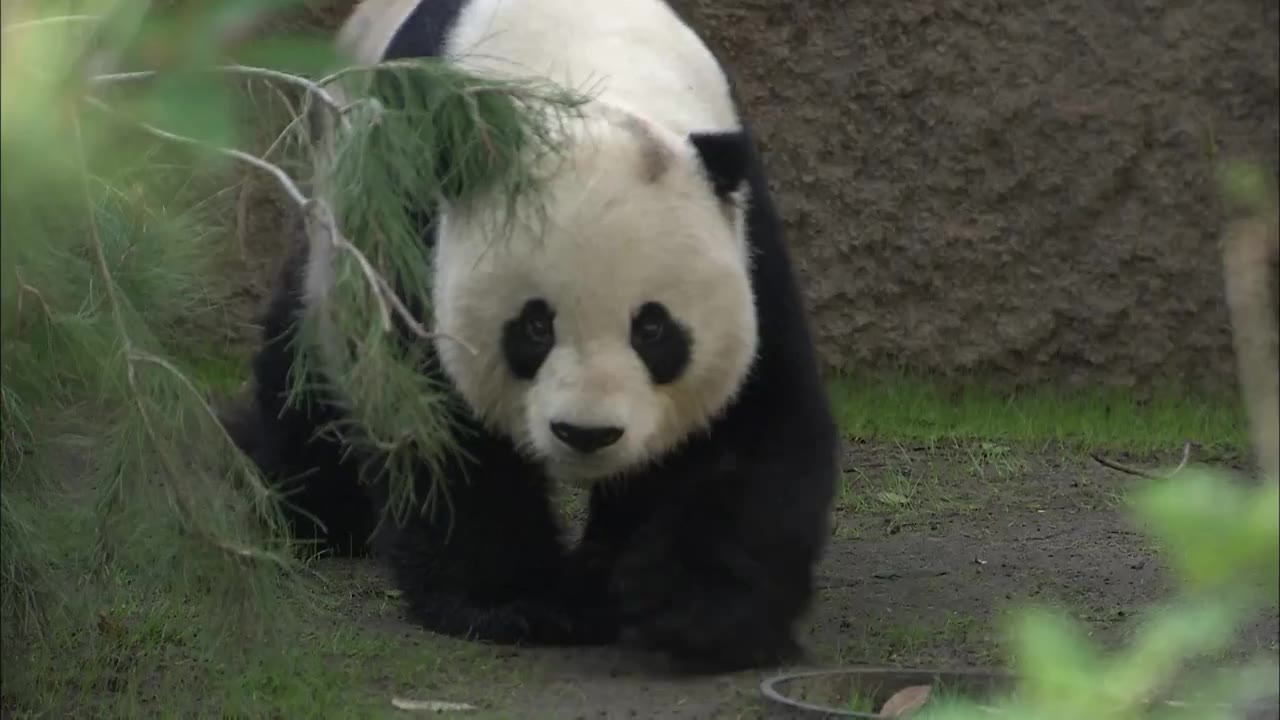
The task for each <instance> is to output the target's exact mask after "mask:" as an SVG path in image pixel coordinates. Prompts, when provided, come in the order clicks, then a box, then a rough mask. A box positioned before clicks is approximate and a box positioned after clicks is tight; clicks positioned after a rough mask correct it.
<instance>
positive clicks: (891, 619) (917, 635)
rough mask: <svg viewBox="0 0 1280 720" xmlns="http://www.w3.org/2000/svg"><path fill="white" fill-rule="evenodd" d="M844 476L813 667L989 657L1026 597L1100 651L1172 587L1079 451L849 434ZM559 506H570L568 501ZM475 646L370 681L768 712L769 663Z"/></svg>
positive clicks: (481, 700) (528, 699) (388, 616)
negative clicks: (696, 662)
mask: <svg viewBox="0 0 1280 720" xmlns="http://www.w3.org/2000/svg"><path fill="white" fill-rule="evenodd" d="M1146 460H1147V461H1154V460H1162V461H1164V462H1168V461H1169V460H1170V458H1158V459H1157V458H1146ZM1173 460H1175V461H1176V458H1173ZM845 477H846V481H847V482H846V486H845V489H844V492H843V493H842V495H841V497H840V500H839V502H838V506H837V510H836V523H835V525H834V528H833V537H832V539H831V545H830V548H829V550H828V552H827V554H826V557H825V560H824V561H823V563H822V565H821V568H820V570H819V574H818V584H819V588H820V592H819V594H818V597H817V601H816V603H815V606H814V608H813V610H812V612H811V614H810V617H809V618H807V619H806V621H805V622H804V623H803V626H802V629H801V635H802V638H803V641H804V643H805V644H806V645H807V647H808V649H809V651H810V658H809V660H808V662H807V663H805V666H811V667H834V666H837V665H852V664H871V665H893V666H901V667H911V666H914V667H922V666H924V667H948V668H954V667H972V666H991V665H996V664H999V663H1000V662H1001V661H1002V656H1001V654H1000V646H999V643H1000V638H1001V634H1000V633H1001V629H1000V625H999V623H1000V614H1001V612H1002V611H1003V610H1004V609H1006V608H1010V607H1011V606H1013V605H1016V604H1020V603H1023V602H1033V603H1038V604H1051V605H1056V606H1059V607H1065V608H1069V609H1070V611H1071V613H1072V614H1073V615H1074V616H1075V617H1076V618H1078V619H1079V620H1080V621H1081V622H1082V623H1084V624H1085V625H1086V626H1087V627H1088V628H1089V630H1090V632H1091V634H1092V637H1093V638H1094V639H1095V640H1096V641H1098V642H1100V643H1101V644H1103V645H1108V646H1109V645H1113V644H1115V643H1117V642H1120V641H1122V640H1123V639H1124V638H1125V637H1126V636H1127V635H1128V634H1129V633H1131V632H1132V631H1133V630H1134V629H1135V627H1136V626H1137V624H1138V622H1139V621H1140V620H1141V618H1142V617H1143V615H1144V614H1145V612H1146V610H1147V608H1148V607H1149V606H1150V605H1151V604H1152V603H1155V602H1158V601H1160V600H1161V599H1163V598H1164V597H1166V595H1167V593H1168V592H1169V591H1170V590H1171V589H1172V586H1171V584H1170V579H1169V578H1168V576H1167V574H1166V568H1165V566H1164V564H1163V562H1162V560H1161V558H1160V556H1159V555H1158V554H1157V552H1156V550H1155V549H1154V548H1152V547H1151V546H1150V545H1149V544H1148V543H1147V542H1146V540H1145V538H1144V536H1143V535H1141V533H1140V529H1139V528H1137V527H1135V526H1133V524H1132V523H1131V522H1130V521H1129V520H1128V518H1127V516H1126V515H1125V513H1124V508H1123V500H1122V498H1123V494H1124V492H1125V489H1126V487H1127V486H1128V485H1129V484H1130V483H1131V482H1132V478H1129V477H1127V476H1124V475H1119V474H1117V473H1115V472H1113V471H1110V470H1106V469H1104V468H1102V467H1100V466H1098V465H1097V464H1095V463H1093V462H1092V461H1091V460H1089V459H1088V458H1087V456H1085V455H1084V454H1083V453H1078V452H1076V453H1073V452H1071V451H1067V450H1062V449H1056V448H1051V449H1046V450H1044V451H1042V452H1038V453H1027V452H1020V451H1015V450H1013V449H1010V448H1006V447H1002V446H999V445H994V444H991V443H979V444H974V445H950V446H947V447H933V448H926V447H903V446H886V445H880V444H855V445H850V447H849V448H848V451H847V461H846V475H845ZM568 512H569V513H570V514H577V511H576V510H575V509H573V503H570V509H569V511H568ZM322 571H323V572H326V574H330V575H331V576H333V575H339V576H345V577H347V578H349V579H350V582H351V584H350V585H348V586H349V587H356V586H364V587H366V588H367V592H362V593H357V594H356V595H353V597H352V600H351V602H349V603H348V604H347V607H346V608H345V610H344V614H346V615H348V616H349V617H351V618H352V619H353V620H354V621H356V622H357V623H360V624H362V625H363V626H365V627H367V628H368V629H369V631H370V632H373V633H378V634H389V635H395V636H397V639H398V641H402V642H403V641H406V640H407V639H409V638H412V639H413V642H415V643H420V644H421V646H422V647H423V651H424V652H433V651H442V650H443V651H445V652H446V653H450V652H461V651H463V648H469V650H468V652H474V651H476V650H477V649H478V648H477V647H476V646H474V645H469V644H466V643H457V642H454V641H446V640H441V639H438V638H435V637H434V636H431V635H429V634H426V633H422V632H420V631H417V630H415V629H414V628H412V627H410V626H408V625H406V624H405V623H404V621H403V620H402V619H401V616H400V610H399V608H398V607H397V606H396V605H395V603H394V602H392V603H388V601H387V598H386V594H385V592H383V591H379V590H378V588H379V587H382V588H385V587H387V586H386V584H385V583H386V580H385V579H384V578H383V576H382V574H381V571H380V569H379V568H378V566H377V565H376V563H360V562H355V563H353V562H336V561H335V562H332V563H328V564H326V565H325V566H324V567H323V568H322ZM344 582H348V581H347V580H344ZM358 596H363V597H364V598H365V599H363V600H362V599H360V597H358ZM1278 639H1280V623H1278V621H1277V614H1276V612H1275V611H1274V610H1272V611H1271V612H1269V613H1267V614H1266V615H1265V616H1264V617H1260V618H1258V619H1256V620H1255V621H1254V622H1252V623H1250V624H1249V625H1248V627H1247V628H1246V629H1245V631H1244V632H1243V633H1242V634H1241V636H1240V637H1239V638H1238V641H1237V642H1236V644H1235V647H1234V648H1233V650H1232V651H1231V653H1229V655H1230V656H1232V657H1243V656H1245V655H1247V654H1251V653H1256V652H1259V651H1263V652H1273V653H1274V652H1276V651H1277V641H1278ZM480 647H483V646H480ZM479 654H480V655H484V662H483V663H479V664H475V660H474V658H473V659H471V660H469V661H468V662H470V663H473V664H472V665H470V666H469V667H473V668H474V671H472V670H468V671H465V672H450V675H451V677H452V678H453V680H454V681H455V682H451V683H449V684H448V685H447V686H446V685H442V684H441V683H440V682H439V681H438V678H434V679H433V678H432V677H431V674H430V673H429V672H423V673H415V674H414V675H413V680H412V682H417V680H418V679H419V678H420V679H421V680H423V681H425V682H430V683H431V686H432V687H436V688H438V691H437V694H434V695H433V694H431V691H430V690H428V689H426V688H423V687H403V686H400V685H395V686H394V687H387V688H379V689H373V688H371V689H370V690H371V691H374V692H384V693H386V694H387V700H386V703H387V707H388V708H390V695H391V694H392V693H395V694H399V695H402V696H414V695H417V696H419V697H431V698H434V699H447V700H452V701H463V702H469V703H473V704H475V705H477V706H479V707H480V708H481V709H482V710H481V713H480V715H481V716H483V717H511V718H517V717H519V718H637V717H656V718H737V717H767V714H766V712H767V707H766V706H765V705H764V704H763V702H762V700H761V699H760V696H759V691H758V685H759V682H760V681H761V680H762V679H763V677H764V676H765V675H766V674H767V673H764V672H746V673H737V674H732V675H724V676H718V677H713V678H705V679H698V680H689V679H679V678H671V677H665V676H662V675H660V674H655V673H654V672H653V671H652V669H651V668H650V667H648V666H646V665H645V664H644V659H643V658H637V657H635V656H633V655H631V654H629V653H626V652H623V651H620V650H616V649H612V648H605V649H596V650H590V651H560V650H546V649H513V648H490V649H484V650H480V651H479ZM452 670H454V671H457V670H458V668H457V667H454V668H452ZM440 691H443V692H445V693H446V694H445V695H443V696H442V695H440V694H439V692H440ZM424 693H425V694H424ZM468 716H469V717H471V716H474V714H469V715H468Z"/></svg>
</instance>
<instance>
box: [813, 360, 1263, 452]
mask: <svg viewBox="0 0 1280 720" xmlns="http://www.w3.org/2000/svg"><path fill="white" fill-rule="evenodd" d="M830 394H831V398H832V402H833V405H834V408H835V413H836V418H837V420H838V422H839V423H840V425H841V427H842V428H843V430H844V431H845V433H846V434H848V435H850V436H853V437H856V438H861V439H868V440H882V441H899V442H923V443H934V442H938V441H944V440H962V441H974V440H987V441H996V442H999V443H1004V444H1019V445H1036V446H1042V445H1044V444H1047V443H1059V444H1063V445H1068V446H1087V447H1092V448H1112V449H1120V448H1123V449H1125V450H1129V451H1133V452H1154V451H1169V450H1176V449H1177V448H1179V447H1181V446H1182V444H1183V443H1184V442H1186V441H1187V440H1192V441H1194V442H1197V443H1200V444H1201V445H1202V446H1203V447H1205V448H1212V449H1219V450H1229V451H1238V450H1240V449H1242V448H1244V447H1247V438H1246V431H1245V422H1244V413H1243V409H1242V408H1241V407H1240V403H1239V399H1238V398H1237V397H1236V396H1235V395H1234V394H1229V395H1226V396H1224V397H1206V396H1204V395H1197V394H1191V393H1184V392H1181V391H1180V390H1169V391H1167V392H1164V393H1157V394H1155V395H1153V396H1151V397H1150V398H1140V397H1138V396H1137V395H1136V394H1134V393H1132V392H1129V391H1127V390H1124V389H1120V388H1090V389H1087V390H1074V391H1069V390H1062V389H1057V388H1052V387H1039V388H1033V389H1026V390H1019V391H1016V392H1014V391H1010V392H1002V391H998V390H995V389H991V388H989V387H984V386H982V385H981V384H979V383H976V382H969V383H959V382H949V381H944V380H939V379H934V378H928V377H920V376H913V375H909V374H905V373H869V374H865V375H859V376H856V377H855V376H843V377H840V378H838V379H836V380H835V381H834V382H832V383H831V388H830Z"/></svg>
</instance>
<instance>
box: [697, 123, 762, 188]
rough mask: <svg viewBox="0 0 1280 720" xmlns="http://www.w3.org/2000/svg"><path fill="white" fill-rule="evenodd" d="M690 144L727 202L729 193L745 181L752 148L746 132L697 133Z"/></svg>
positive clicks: (714, 185)
mask: <svg viewBox="0 0 1280 720" xmlns="http://www.w3.org/2000/svg"><path fill="white" fill-rule="evenodd" d="M689 142H691V143H693V147H694V148H696V149H697V150H698V156H699V157H700V158H702V166H703V167H705V168H706V169H707V176H708V177H710V178H711V184H712V186H713V187H715V190H716V195H717V196H718V197H719V198H720V199H721V200H724V199H727V198H728V197H729V193H732V192H733V191H734V190H737V189H738V188H739V187H740V186H741V185H742V183H743V182H745V181H746V179H747V167H748V164H749V162H750V159H751V145H750V141H749V140H748V139H747V134H746V133H745V132H743V131H741V130H729V131H722V132H695V133H690V134H689Z"/></svg>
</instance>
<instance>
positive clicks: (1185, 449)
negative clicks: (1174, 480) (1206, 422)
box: [1089, 440, 1191, 480]
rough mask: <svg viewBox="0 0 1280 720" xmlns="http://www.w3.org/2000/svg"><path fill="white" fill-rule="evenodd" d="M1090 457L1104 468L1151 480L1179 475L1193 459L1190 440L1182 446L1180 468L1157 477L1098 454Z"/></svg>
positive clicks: (1166, 478) (1091, 454)
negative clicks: (1188, 461)
mask: <svg viewBox="0 0 1280 720" xmlns="http://www.w3.org/2000/svg"><path fill="white" fill-rule="evenodd" d="M1089 457H1091V458H1093V459H1094V461H1095V462H1097V463H1098V464H1099V465H1102V466H1103V467H1109V468H1111V469H1112V470H1118V471H1120V472H1122V473H1125V474H1126V475H1136V476H1138V477H1144V478H1148V479H1151V480H1168V479H1169V478H1171V477H1173V476H1174V475H1177V474H1178V473H1180V472H1182V469H1183V468H1185V467H1186V466H1187V460H1189V459H1191V441H1190V440H1188V441H1186V442H1185V443H1183V444H1182V462H1180V463H1178V467H1176V468H1174V469H1173V470H1171V471H1170V472H1167V473H1165V474H1164V475H1157V474H1156V473H1153V472H1149V471H1147V470H1139V469H1138V468H1133V467H1129V466H1128V465H1121V464H1120V463H1118V462H1116V461H1114V460H1108V459H1106V458H1104V457H1102V456H1101V455H1099V454H1098V453H1096V452H1093V453H1089Z"/></svg>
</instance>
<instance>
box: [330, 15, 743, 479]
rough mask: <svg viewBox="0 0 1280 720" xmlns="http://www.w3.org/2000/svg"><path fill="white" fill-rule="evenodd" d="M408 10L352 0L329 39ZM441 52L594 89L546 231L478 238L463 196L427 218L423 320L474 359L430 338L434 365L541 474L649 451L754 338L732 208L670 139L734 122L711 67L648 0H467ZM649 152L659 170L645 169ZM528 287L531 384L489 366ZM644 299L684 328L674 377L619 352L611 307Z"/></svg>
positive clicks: (664, 446)
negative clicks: (429, 239) (583, 448)
mask: <svg viewBox="0 0 1280 720" xmlns="http://www.w3.org/2000/svg"><path fill="white" fill-rule="evenodd" d="M426 1H428V2H430V1H431V0H426ZM415 4H416V2H415V0H365V2H363V3H362V4H361V5H360V6H359V7H358V8H357V10H356V11H355V13H354V14H353V16H352V17H351V19H350V20H349V21H348V23H347V25H346V26H345V27H344V29H343V30H342V33H341V35H340V45H342V47H343V48H344V49H346V50H347V52H348V53H350V54H351V56H352V58H353V59H354V60H355V61H356V62H360V63H370V62H376V61H377V60H378V59H379V57H380V56H381V53H382V52H383V51H384V50H385V47H386V44H387V42H388V40H389V38H390V36H391V34H392V33H394V32H395V30H396V29H397V28H398V27H399V26H400V25H401V24H402V22H403V20H404V18H405V17H406V16H407V14H408V13H409V12H411V11H412V9H413V7H414V6H415ZM446 50H447V55H448V56H449V57H450V58H451V59H452V60H453V61H454V62H457V63H458V64H460V65H463V66H465V67H467V68H469V69H471V70H473V71H479V72H482V73H488V74H498V75H504V76H514V77H528V76H541V77H545V78H549V79H552V80H555V81H558V82H560V83H562V84H565V85H567V86H569V87H571V88H575V89H579V90H589V91H591V94H592V95H593V97H594V98H595V100H594V101H593V102H592V103H591V104H590V106H589V107H588V109H587V112H586V118H585V119H584V120H582V121H581V122H580V123H579V124H578V125H577V126H576V127H574V129H573V131H572V132H573V135H574V138H575V140H576V142H575V143H574V145H573V147H572V150H571V152H570V153H569V154H568V156H567V158H565V159H564V160H562V161H561V164H559V165H557V166H556V167H557V169H558V170H559V172H557V173H555V174H553V175H551V177H549V179H548V183H549V184H548V185H546V186H545V192H544V193H542V194H540V195H538V196H537V197H535V198H533V200H535V201H537V202H539V203H541V204H542V207H543V208H545V209H546V211H547V212H546V217H547V218H548V222H549V224H548V225H545V226H538V225H536V224H533V223H522V224H519V225H517V226H516V228H515V232H514V234H512V235H504V236H503V237H501V238H492V237H490V236H489V231H490V230H491V229H492V228H493V227H494V224H493V223H492V221H491V218H490V217H489V216H488V214H487V213H485V212H484V209H483V208H482V207H481V208H480V209H478V210H477V209H472V208H477V207H480V206H479V205H476V204H472V205H469V206H468V208H467V209H463V208H453V209H450V210H449V211H448V212H446V213H445V214H444V215H443V217H442V220H441V225H440V232H439V239H438V243H437V249H436V255H435V282H434V289H433V292H434V301H433V302H434V311H435V322H436V326H437V328H438V329H440V330H441V331H442V332H443V333H444V334H445V335H446V336H453V337H456V338H460V339H462V340H464V341H465V342H466V344H467V345H470V346H471V347H472V348H474V349H475V350H476V351H477V354H475V355H472V353H471V352H470V350H468V349H467V348H465V347H464V346H463V345H462V344H461V343H458V342H456V341H454V340H451V339H449V337H443V338H442V339H441V340H439V341H438V342H437V349H438V351H439V353H440V357H441V361H442V363H443V365H444V368H445V370H446V372H447V373H448V374H449V376H450V378H451V380H452V381H453V382H454V383H455V384H456V386H457V387H458V389H459V391H460V392H461V394H462V395H463V397H464V398H465V399H466V400H467V402H468V403H469V404H470V405H471V406H472V408H473V410H474V411H475V412H476V413H477V414H478V415H479V416H480V417H482V418H483V419H484V420H485V422H486V423H487V424H489V425H490V426H491V427H493V428H495V429H497V430H500V431H502V432H505V433H508V434H509V435H510V436H512V437H513V438H515V439H516V440H517V442H518V443H519V444H520V445H521V447H522V449H523V450H525V451H526V452H528V453H530V454H531V455H533V456H535V457H538V458H540V459H542V460H544V461H545V462H546V464H547V467H548V471H549V472H550V473H551V474H552V475H553V476H554V477H558V478H560V479H563V480H568V481H575V482H588V481H595V480H601V479H605V478H608V477H612V476H616V475H620V474H623V473H625V472H626V471H627V470H629V469H631V468H634V467H636V466H638V465H641V464H644V463H646V462H648V461H651V460H654V459H657V458H659V457H660V456H661V455H662V454H663V453H664V452H666V451H668V450H670V449H671V448H673V447H675V446H677V445H678V444H679V443H680V442H681V441H683V440H684V439H685V438H686V437H687V436H688V435H689V434H690V433H691V432H693V431H695V430H697V429H699V428H702V427H705V426H707V425H708V424H709V423H710V422H711V421H712V420H713V419H714V418H715V417H716V415H717V414H718V413H719V412H720V411H721V410H723V408H724V407H725V406H726V405H727V404H728V403H729V401H730V400H731V399H732V398H733V397H734V395H735V394H736V393H737V392H738V390H739V389H740V387H741V385H742V382H743V381H744V379H745V376H746V374H747V372H748V370H749V368H750V364H751V361H752V359H753V357H754V355H755V351H756V344H757V342H758V339H757V332H758V328H757V325H756V316H755V310H754V300H753V296H752V290H751V286H750V277H749V257H748V251H747V247H746V244H745V242H744V229H743V217H744V215H743V214H744V203H745V201H746V199H745V198H739V202H738V204H736V205H735V206H734V207H732V208H729V209H726V208H725V206H724V205H723V204H722V203H721V202H720V201H718V200H717V198H716V197H715V196H714V194H713V193H712V190H711V188H710V186H709V184H708V183H707V181H706V179H705V177H704V176H703V174H702V173H703V170H702V166H701V163H700V162H699V160H698V158H697V155H696V152H695V150H694V148H693V146H692V145H691V144H690V143H689V142H688V140H687V135H688V133H690V132H692V131H708V130H725V129H736V128H738V126H739V125H738V120H737V116H736V114H735V111H734V108H733V104H732V101H731V99H730V95H729V89H728V85H727V83H726V81H725V78H724V77H723V75H722V74H721V72H720V69H719V67H718V66H717V64H716V62H715V60H714V58H713V57H712V55H711V54H710V52H709V51H708V50H707V48H706V47H705V46H704V45H703V44H702V42H701V41H700V40H699V39H698V38H697V36H696V35H695V34H694V33H693V32H692V31H691V30H690V29H689V28H688V27H686V26H685V25H684V24H683V23H682V22H681V21H680V20H679V19H678V18H677V17H676V16H675V14H674V13H673V12H672V11H671V10H670V8H668V7H667V6H666V5H665V4H664V3H663V2H661V0H590V1H587V0H472V2H471V3H470V4H469V5H468V6H467V8H466V9H464V11H463V14H462V16H461V18H460V19H459V20H458V23H457V25H456V27H455V28H454V32H453V33H452V34H451V36H450V37H449V39H448V42H447V48H446ZM655 158H660V160H655ZM655 162H657V163H658V164H660V165H662V166H663V167H664V171H663V172H661V173H660V174H659V175H658V177H657V179H656V180H655V179H653V175H654V173H653V168H654V166H655V165H654V164H655ZM534 297H540V298H543V299H545V300H546V301H547V302H548V303H550V304H551V306H552V307H553V309H554V311H555V312H556V319H555V325H554V332H555V335H556V345H555V347H554V349H553V350H552V351H551V354H550V355H549V356H548V357H547V359H546V361H545V362H544V363H543V365H542V366H541V368H540V370H539V372H538V374H537V376H536V377H535V378H534V380H533V381H531V382H528V381H519V380H517V379H515V378H514V377H513V376H512V375H511V374H510V372H509V371H508V369H507V367H506V365H505V362H504V359H503V354H502V349H501V333H502V326H503V324H504V323H506V322H507V321H508V320H510V319H512V318H514V317H515V316H516V315H517V314H519V312H520V309H521V307H522V306H523V305H524V303H525V302H526V301H527V300H529V299H531V298H534ZM650 301H656V302H660V303H662V304H663V305H665V306H666V307H667V309H668V310H669V311H670V313H671V315H672V316H673V317H674V318H675V319H676V320H677V321H678V322H680V323H682V324H683V325H684V326H685V327H686V328H688V330H689V333H690V335H691V336H692V339H693V348H692V355H691V357H690V361H689V364H688V366H687V367H686V369H685V371H684V373H683V374H682V375H681V376H680V377H679V379H678V380H676V381H675V382H673V383H670V384H668V385H664V386H655V385H654V384H653V382H652V381H651V379H650V377H649V374H648V371H647V369H646V368H645V366H644V364H643V363H642V361H641V360H640V358H639V357H638V356H637V355H636V353H635V351H634V350H633V349H632V348H631V346H630V328H631V318H632V316H633V314H634V312H635V311H636V309H637V308H638V307H639V306H640V305H641V304H642V303H645V302H650ZM552 421H562V422H570V423H575V424H581V425H611V426H617V427H622V428H624V434H623V436H622V438H621V439H620V440H619V441H618V442H617V443H616V444H615V445H613V446H610V447H608V448H606V449H604V450H602V451H599V452H597V453H595V454H593V455H590V456H586V457H584V456H581V455H578V454H577V453H575V452H573V451H571V450H569V449H568V448H566V447H565V446H563V445H562V444H560V442H559V441H558V440H556V439H555V438H554V437H553V436H552V434H551V431H550V423H551V422H552Z"/></svg>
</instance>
